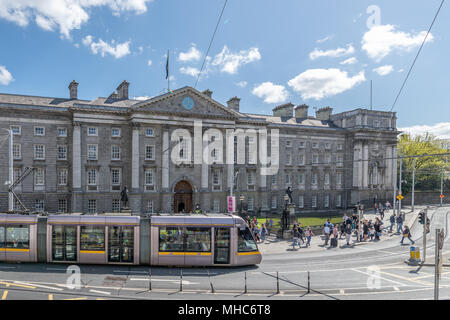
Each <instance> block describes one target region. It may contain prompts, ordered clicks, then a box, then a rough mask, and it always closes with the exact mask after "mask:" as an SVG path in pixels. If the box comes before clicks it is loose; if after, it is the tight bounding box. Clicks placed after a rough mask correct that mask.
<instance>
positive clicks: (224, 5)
mask: <svg viewBox="0 0 450 320" xmlns="http://www.w3.org/2000/svg"><path fill="white" fill-rule="evenodd" d="M227 2H228V0H225V3H224V4H223V8H222V12H221V13H220V16H219V20H217V25H216V29H215V30H214V33H213V35H212V37H211V41H210V42H209V47H208V50H207V51H206V54H205V58H204V59H203V63H202V67H201V68H200V72H199V73H198V76H197V80H196V81H195V85H194V88H196V87H197V83H198V80H199V79H200V76H201V74H202V71H203V68H204V67H205V62H206V58H207V57H208V53H209V50H210V49H211V45H212V43H213V41H214V37H215V36H216V32H217V29H218V28H219V24H220V20H221V19H222V15H223V12H224V11H225V7H226V6H227Z"/></svg>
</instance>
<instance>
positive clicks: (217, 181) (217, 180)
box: [212, 170, 220, 186]
mask: <svg viewBox="0 0 450 320" xmlns="http://www.w3.org/2000/svg"><path fill="white" fill-rule="evenodd" d="M212 183H213V185H214V186H219V185H220V171H219V170H213V174H212Z"/></svg>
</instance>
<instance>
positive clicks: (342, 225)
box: [339, 219, 348, 239]
mask: <svg viewBox="0 0 450 320" xmlns="http://www.w3.org/2000/svg"><path fill="white" fill-rule="evenodd" d="M347 220H348V219H347ZM346 222H347V221H345V222H344V223H343V224H341V233H340V234H339V239H341V238H342V236H343V235H345V227H346V226H347V223H346Z"/></svg>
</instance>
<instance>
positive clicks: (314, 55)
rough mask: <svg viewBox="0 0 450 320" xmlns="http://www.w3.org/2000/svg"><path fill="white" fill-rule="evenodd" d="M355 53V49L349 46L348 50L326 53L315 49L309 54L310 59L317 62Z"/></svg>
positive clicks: (339, 49) (338, 49)
mask: <svg viewBox="0 0 450 320" xmlns="http://www.w3.org/2000/svg"><path fill="white" fill-rule="evenodd" d="M353 53H355V48H353V46H352V45H351V44H348V45H347V48H337V49H334V50H326V51H323V50H319V49H317V48H315V49H314V51H312V52H310V53H309V58H310V59H311V60H315V59H317V58H320V57H330V58H337V57H342V56H346V55H349V54H353Z"/></svg>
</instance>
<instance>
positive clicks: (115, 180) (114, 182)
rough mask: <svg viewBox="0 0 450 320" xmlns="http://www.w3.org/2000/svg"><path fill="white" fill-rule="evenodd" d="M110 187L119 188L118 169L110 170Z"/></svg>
mask: <svg viewBox="0 0 450 320" xmlns="http://www.w3.org/2000/svg"><path fill="white" fill-rule="evenodd" d="M111 185H113V186H120V168H112V169H111Z"/></svg>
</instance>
